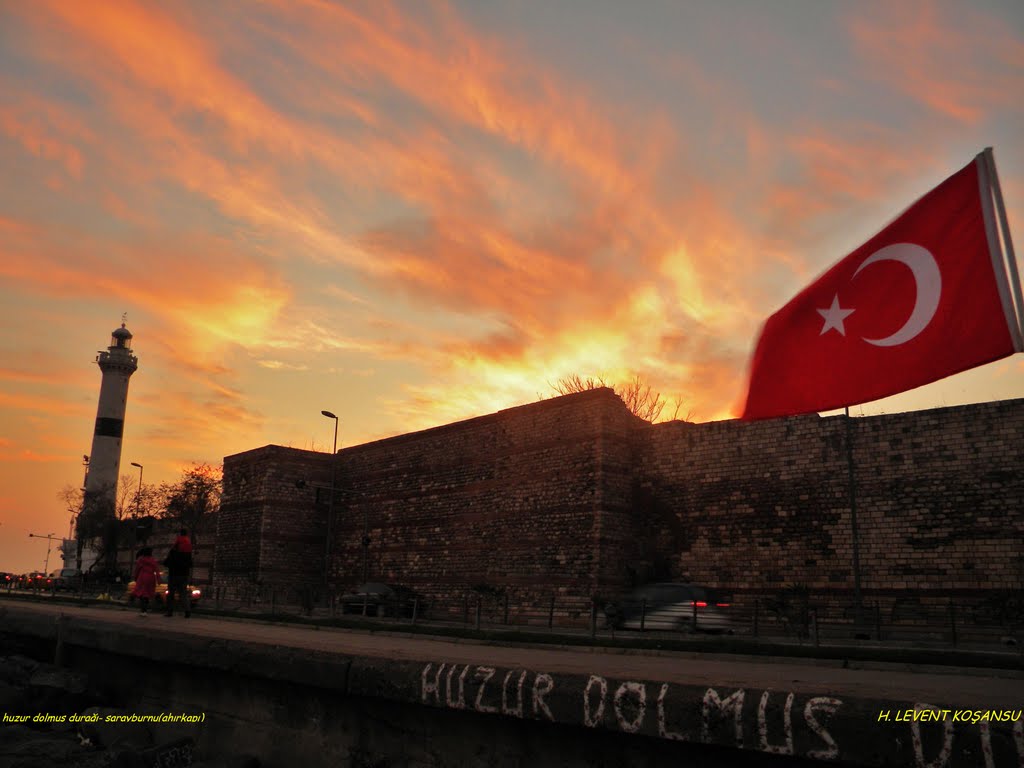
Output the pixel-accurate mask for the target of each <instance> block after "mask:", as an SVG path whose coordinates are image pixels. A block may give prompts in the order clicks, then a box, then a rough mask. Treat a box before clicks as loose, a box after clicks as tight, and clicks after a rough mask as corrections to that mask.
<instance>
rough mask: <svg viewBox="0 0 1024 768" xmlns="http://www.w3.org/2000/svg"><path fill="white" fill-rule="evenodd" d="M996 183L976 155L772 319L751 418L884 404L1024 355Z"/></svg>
mask: <svg viewBox="0 0 1024 768" xmlns="http://www.w3.org/2000/svg"><path fill="white" fill-rule="evenodd" d="M991 167H992V168H993V170H994V165H992V166H991ZM989 183H990V182H989V176H988V173H987V170H986V166H985V157H984V155H978V157H977V158H976V159H975V161H974V162H972V163H971V164H970V165H968V166H967V167H965V168H964V169H962V170H961V171H959V172H957V173H956V174H954V175H953V176H951V177H950V178H948V179H946V181H944V182H942V184H940V185H939V186H937V187H936V188H935V189H933V190H932V191H931V192H929V193H928V194H926V195H925V196H924V197H922V198H921V199H920V200H918V201H917V202H916V203H914V204H913V205H912V206H911V207H910V208H908V209H907V210H906V211H905V212H904V213H903V214H902V215H901V216H900V217H899V218H897V219H896V220H895V221H894V222H892V223H891V224H889V226H887V227H886V228H885V229H883V230H882V231H881V232H879V233H878V234H877V235H875V236H874V237H873V238H871V239H870V240H868V241H867V242H866V243H865V244H864V245H862V246H861V247H860V248H858V249H857V250H855V251H854V252H853V253H851V254H850V255H849V256H847V257H846V258H844V259H843V260H842V261H840V262H839V263H838V264H836V265H835V266H833V267H832V268H831V269H829V270H828V271H827V272H826V273H825V274H823V275H822V276H821V277H819V278H818V279H817V280H816V281H815V282H814V283H812V284H811V285H809V286H808V287H807V288H805V289H804V290H803V291H801V292H800V294H799V295H797V296H796V298H794V299H793V300H792V301H790V302H789V303H788V304H786V306H784V307H783V308H782V309H780V310H779V311H778V312H776V313H775V314H774V315H772V316H771V317H769V318H768V320H767V322H766V323H765V324H764V328H763V329H762V331H761V338H760V339H759V340H758V343H757V349H756V350H755V352H754V357H753V360H752V362H751V368H750V388H749V391H748V394H747V405H746V408H745V409H744V412H743V418H744V419H763V418H770V417H773V416H787V415H791V414H797V413H809V412H813V411H827V410H831V409H834V408H842V407H844V406H848V405H854V404H856V403H864V402H868V401H871V400H877V399H879V398H882V397H886V396H888V395H893V394H896V393H897V392H903V391H906V390H908V389H913V388H914V387H919V386H921V385H922V384H927V383H929V382H932V381H936V380H937V379H941V378H943V377H944V376H949V375H951V374H954V373H958V372H960V371H964V370H967V369H968V368H974V367H975V366H979V365H983V364H985V363H988V362H991V361H993V360H998V359H1000V358H1002V357H1006V356H1007V355H1011V354H1013V353H1014V352H1015V351H1018V350H1019V349H1020V346H1019V345H1020V334H1019V332H1018V330H1017V328H1018V326H1017V319H1016V315H1015V313H1014V311H1013V304H1012V301H1011V299H1010V295H1009V289H1008V286H1007V281H1006V270H1005V266H1004V264H1003V260H1002V257H1001V255H999V254H1000V251H999V248H998V244H997V243H998V240H995V243H994V244H993V245H992V246H991V247H990V237H991V238H993V239H995V238H997V237H998V236H997V235H996V230H995V224H994V221H995V217H994V216H993V214H992V207H991V203H992V198H991V188H990V186H989ZM983 195H987V198H983ZM986 224H988V225H989V226H988V228H986Z"/></svg>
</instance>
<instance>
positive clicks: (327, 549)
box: [320, 411, 338, 588]
mask: <svg viewBox="0 0 1024 768" xmlns="http://www.w3.org/2000/svg"><path fill="white" fill-rule="evenodd" d="M320 413H321V414H323V415H324V416H326V417H327V418H328V419H334V450H333V451H332V452H331V497H330V499H328V501H327V541H326V543H325V545H324V588H327V587H328V585H329V582H330V568H331V525H332V523H333V522H334V487H335V485H336V483H337V479H338V417H337V416H335V415H334V414H333V413H331V412H330V411H320Z"/></svg>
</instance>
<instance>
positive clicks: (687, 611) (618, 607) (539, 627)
mask: <svg viewBox="0 0 1024 768" xmlns="http://www.w3.org/2000/svg"><path fill="white" fill-rule="evenodd" d="M202 607H204V608H207V609H211V610H215V611H226V612H240V613H249V614H261V615H267V614H269V615H280V616H282V617H284V616H306V617H311V618H331V619H339V620H346V619H351V620H353V621H355V622H372V624H373V625H375V626H376V625H380V626H384V625H403V624H409V625H411V624H426V625H434V626H438V627H442V628H444V627H447V628H461V629H472V630H492V631H510V632H552V633H566V634H575V635H588V634H589V635H590V636H593V637H596V636H601V637H615V638H620V639H623V638H624V639H628V638H644V637H648V638H683V637H694V636H698V637H714V636H731V637H737V638H756V639H766V640H777V641H783V642H793V643H801V644H817V645H825V644H836V643H841V642H849V641H869V642H873V643H885V644H893V645H901V644H926V645H935V646H939V647H958V646H963V647H976V646H983V647H997V646H998V647H1001V648H1004V649H1007V648H1015V649H1018V650H1019V651H1020V652H1021V653H1024V620H1022V617H1021V616H1020V615H1019V613H1020V612H1019V610H1017V609H1016V608H1013V609H1012V610H1011V611H1006V610H1000V608H999V606H993V605H990V604H979V603H977V602H976V601H968V600H957V599H953V598H945V599H943V598H927V597H925V598H916V597H899V598H894V597H889V598H880V599H878V600H876V601H873V602H870V603H866V604H864V605H862V607H861V610H860V611H859V612H858V611H856V610H855V607H854V606H853V605H851V604H848V603H844V602H842V601H839V600H836V599H832V598H824V597H823V598H820V599H813V598H812V599H810V600H808V601H806V602H797V603H793V602H791V601H785V600H782V601H780V600H779V599H777V598H774V597H771V596H749V597H744V598H742V599H740V600H734V601H733V600H731V601H730V602H729V603H728V605H724V606H716V605H714V604H711V605H703V604H700V603H698V604H692V603H687V604H676V605H673V606H669V607H665V606H655V605H653V604H647V603H646V602H645V601H639V602H633V603H630V602H627V601H618V602H614V603H613V602H609V601H604V600H600V599H598V600H595V599H592V598H590V597H584V596H578V595H566V594H557V593H556V594H546V595H544V594H541V595H533V596H531V597H529V598H526V599H515V598H511V597H509V596H508V595H504V594H499V595H484V594H479V593H475V592H472V591H467V592H465V593H463V594H462V595H461V596H459V597H456V598H454V599H451V598H449V599H444V600H439V599H429V598H425V597H422V596H414V595H408V596H392V597H388V598H380V597H378V596H374V595H369V594H367V595H355V594H347V595H339V594H331V595H328V596H326V597H325V596H323V595H322V594H321V593H320V590H319V589H318V588H315V587H310V588H301V587H288V588H285V587H269V586H262V587H259V588H256V587H252V588H249V589H241V590H234V591H232V590H228V589H226V588H223V587H216V586H214V587H208V588H207V589H206V591H205V592H204V597H203V600H202ZM1011 607H1012V606H1011Z"/></svg>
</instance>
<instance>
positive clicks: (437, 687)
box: [422, 664, 445, 704]
mask: <svg viewBox="0 0 1024 768" xmlns="http://www.w3.org/2000/svg"><path fill="white" fill-rule="evenodd" d="M432 666H434V665H433V664H427V666H425V667H424V668H423V688H422V690H423V694H422V696H423V703H424V704H426V703H427V697H428V696H429V695H430V694H434V699H436V701H437V703H438V704H440V703H441V672H443V671H444V668H445V665H444V664H442V665H441V666H440V667H438V668H437V674H436V675H435V676H434V682H433V683H428V682H427V675H428V674H429V673H430V668H431V667H432Z"/></svg>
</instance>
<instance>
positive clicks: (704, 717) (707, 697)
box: [700, 688, 746, 749]
mask: <svg viewBox="0 0 1024 768" xmlns="http://www.w3.org/2000/svg"><path fill="white" fill-rule="evenodd" d="M745 693H746V692H745V691H744V690H743V689H742V688H740V690H738V691H733V692H732V693H731V694H729V696H727V697H726V698H725V699H720V698H719V697H718V692H717V691H716V690H715V689H714V688H708V689H707V690H706V691H705V692H704V702H703V704H702V706H701V724H700V739H701V741H703V742H705V743H707V742H708V740H709V739H710V737H711V726H710V725H709V723H708V715H709V714H710V712H711V705H712V704H714V705H715V706H716V707H717V708H718V710H719V712H725V710H726V709H727V708H728V707H729V706H732V708H733V719H734V720H735V722H736V746H737V747H739V748H740V749H743V697H744V695H745Z"/></svg>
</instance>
